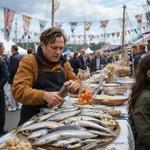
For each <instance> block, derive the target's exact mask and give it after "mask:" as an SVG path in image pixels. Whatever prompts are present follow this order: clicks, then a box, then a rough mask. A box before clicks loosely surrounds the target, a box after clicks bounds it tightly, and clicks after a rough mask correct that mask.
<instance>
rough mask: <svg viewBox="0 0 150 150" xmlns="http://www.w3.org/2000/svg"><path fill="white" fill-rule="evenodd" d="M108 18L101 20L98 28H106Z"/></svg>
mask: <svg viewBox="0 0 150 150" xmlns="http://www.w3.org/2000/svg"><path fill="white" fill-rule="evenodd" d="M108 22H109V20H101V21H100V24H101V25H100V28H106V27H107V25H108Z"/></svg>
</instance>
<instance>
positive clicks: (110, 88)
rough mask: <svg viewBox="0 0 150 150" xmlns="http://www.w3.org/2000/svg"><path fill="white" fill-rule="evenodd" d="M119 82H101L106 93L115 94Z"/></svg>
mask: <svg viewBox="0 0 150 150" xmlns="http://www.w3.org/2000/svg"><path fill="white" fill-rule="evenodd" d="M118 86H119V84H116V83H107V84H103V91H104V94H106V95H117V87H118Z"/></svg>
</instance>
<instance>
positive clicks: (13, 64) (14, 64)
mask: <svg viewBox="0 0 150 150" xmlns="http://www.w3.org/2000/svg"><path fill="white" fill-rule="evenodd" d="M11 53H12V55H11V56H10V60H9V65H8V70H9V73H10V80H9V84H10V98H11V100H10V102H11V104H10V107H9V108H8V111H15V110H16V109H21V104H20V103H18V102H16V101H15V100H14V98H13V96H12V84H13V80H14V76H15V74H16V72H17V69H18V66H19V62H20V60H21V59H22V56H21V55H20V54H19V52H18V46H17V45H12V47H11Z"/></svg>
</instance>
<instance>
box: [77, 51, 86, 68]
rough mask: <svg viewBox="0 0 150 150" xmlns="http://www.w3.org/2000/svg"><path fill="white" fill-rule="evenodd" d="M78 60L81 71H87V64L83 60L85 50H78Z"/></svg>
mask: <svg viewBox="0 0 150 150" xmlns="http://www.w3.org/2000/svg"><path fill="white" fill-rule="evenodd" d="M79 60H80V64H81V69H82V70H86V69H87V63H86V59H85V49H81V50H80V55H79Z"/></svg>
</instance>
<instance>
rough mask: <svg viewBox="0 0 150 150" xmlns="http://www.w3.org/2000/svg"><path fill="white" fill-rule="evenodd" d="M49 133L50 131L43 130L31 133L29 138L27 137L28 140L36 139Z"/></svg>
mask: <svg viewBox="0 0 150 150" xmlns="http://www.w3.org/2000/svg"><path fill="white" fill-rule="evenodd" d="M48 132H49V129H41V130H36V131H33V132H31V133H30V135H29V136H27V139H34V138H38V137H40V136H44V135H46V134H47V133H48Z"/></svg>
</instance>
